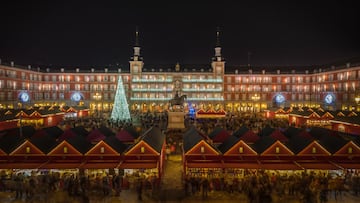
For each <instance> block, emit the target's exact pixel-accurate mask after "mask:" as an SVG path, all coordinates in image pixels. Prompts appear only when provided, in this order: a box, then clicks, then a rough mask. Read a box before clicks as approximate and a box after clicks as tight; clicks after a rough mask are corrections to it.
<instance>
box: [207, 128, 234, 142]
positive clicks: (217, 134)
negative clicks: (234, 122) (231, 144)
mask: <svg viewBox="0 0 360 203" xmlns="http://www.w3.org/2000/svg"><path fill="white" fill-rule="evenodd" d="M229 136H230V134H229V133H228V132H227V131H226V130H224V129H223V128H220V127H216V128H215V129H214V130H213V131H212V132H211V133H210V134H209V138H210V139H212V140H213V142H217V143H221V142H223V141H224V140H226V138H228V137H229Z"/></svg>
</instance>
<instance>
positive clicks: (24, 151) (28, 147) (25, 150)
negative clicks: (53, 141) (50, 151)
mask: <svg viewBox="0 0 360 203" xmlns="http://www.w3.org/2000/svg"><path fill="white" fill-rule="evenodd" d="M9 155H10V156H44V155H45V154H44V153H43V152H42V151H41V150H40V149H39V148H37V147H36V146H35V145H34V144H32V143H31V142H30V141H29V140H25V141H24V142H23V143H22V144H21V145H20V146H18V147H17V148H16V149H14V150H13V151H12V152H11V153H10V154H9Z"/></svg>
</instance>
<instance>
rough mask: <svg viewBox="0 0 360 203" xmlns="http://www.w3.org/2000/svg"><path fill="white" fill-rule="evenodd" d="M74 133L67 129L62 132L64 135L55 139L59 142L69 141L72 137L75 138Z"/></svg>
mask: <svg viewBox="0 0 360 203" xmlns="http://www.w3.org/2000/svg"><path fill="white" fill-rule="evenodd" d="M75 136H76V133H75V132H74V131H73V130H72V129H67V130H65V131H64V133H63V134H62V135H61V136H60V137H59V138H58V139H57V140H58V141H59V142H61V141H63V140H67V139H70V138H72V137H75Z"/></svg>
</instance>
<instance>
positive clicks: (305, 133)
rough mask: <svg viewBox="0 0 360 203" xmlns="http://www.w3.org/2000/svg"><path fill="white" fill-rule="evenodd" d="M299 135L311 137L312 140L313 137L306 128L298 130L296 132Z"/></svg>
mask: <svg viewBox="0 0 360 203" xmlns="http://www.w3.org/2000/svg"><path fill="white" fill-rule="evenodd" d="M298 135H299V136H300V137H304V138H306V139H311V140H313V139H314V138H313V137H312V136H311V134H310V133H308V132H307V131H306V130H302V131H301V132H299V134H298Z"/></svg>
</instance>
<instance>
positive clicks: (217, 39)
mask: <svg viewBox="0 0 360 203" xmlns="http://www.w3.org/2000/svg"><path fill="white" fill-rule="evenodd" d="M216 47H220V27H217V28H216Z"/></svg>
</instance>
